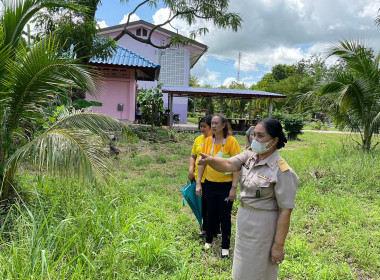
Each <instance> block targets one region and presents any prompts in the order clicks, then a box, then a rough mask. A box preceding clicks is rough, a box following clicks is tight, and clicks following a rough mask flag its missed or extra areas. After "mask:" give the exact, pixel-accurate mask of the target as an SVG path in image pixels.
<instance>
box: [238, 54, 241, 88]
mask: <svg viewBox="0 0 380 280" xmlns="http://www.w3.org/2000/svg"><path fill="white" fill-rule="evenodd" d="M240 59H241V52H239V59H238V73H237V82H238V83H239V82H240Z"/></svg>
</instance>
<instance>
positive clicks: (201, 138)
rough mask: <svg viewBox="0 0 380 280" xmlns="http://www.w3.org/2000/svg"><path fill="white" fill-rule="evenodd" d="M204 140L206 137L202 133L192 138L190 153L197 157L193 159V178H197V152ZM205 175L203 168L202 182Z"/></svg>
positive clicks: (199, 150)
mask: <svg viewBox="0 0 380 280" xmlns="http://www.w3.org/2000/svg"><path fill="white" fill-rule="evenodd" d="M205 140H206V138H205V137H204V135H203V134H202V135H200V136H198V137H197V138H196V139H195V140H194V144H193V149H192V150H191V155H192V156H196V157H197V158H196V159H195V171H194V176H195V180H196V179H197V175H198V160H199V153H200V152H201V151H202V146H203V143H204V142H205ZM205 175H206V170H205V172H204V173H203V177H202V183H204V181H205Z"/></svg>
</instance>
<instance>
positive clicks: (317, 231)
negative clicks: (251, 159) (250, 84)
mask: <svg viewBox="0 0 380 280" xmlns="http://www.w3.org/2000/svg"><path fill="white" fill-rule="evenodd" d="M171 138H173V139H175V140H177V141H178V142H176V143H175V142H168V143H165V144H160V143H151V142H146V141H140V142H139V143H134V144H128V145H126V144H123V145H121V150H122V154H121V155H119V156H118V157H116V158H115V159H113V170H114V171H113V177H112V178H111V179H110V183H109V184H108V185H107V186H102V185H94V186H92V187H84V186H81V185H78V184H77V183H76V182H74V181H71V180H68V181H65V180H61V179H54V178H49V177H47V176H35V175H33V174H32V173H31V172H24V174H23V175H22V176H21V177H20V181H19V182H18V184H19V185H21V186H23V192H22V194H21V195H20V197H18V198H17V199H16V201H15V204H13V205H12V206H11V207H10V208H8V209H5V208H3V209H1V211H2V212H1V224H0V225H1V227H0V237H1V239H0V246H1V250H0V278H1V279H230V275H231V267H232V260H222V259H220V257H219V254H220V240H218V241H217V242H216V244H215V246H214V247H213V249H212V251H211V252H208V253H204V252H202V250H201V249H202V246H203V242H204V241H203V240H201V239H200V238H199V237H198V236H197V233H198V231H199V228H198V224H197V222H196V220H195V218H194V217H193V215H192V213H191V210H190V209H189V207H188V206H187V205H186V206H185V207H183V206H182V196H181V194H180V189H181V187H182V186H183V185H185V183H186V180H187V170H188V157H189V153H190V149H191V145H192V141H193V139H194V138H195V135H191V134H180V133H178V134H176V133H174V134H172V137H171ZM300 138H301V141H292V142H290V143H288V145H287V146H286V148H285V149H283V150H280V154H281V155H282V156H283V157H284V158H285V159H286V160H287V162H288V163H289V165H290V166H292V168H293V169H294V170H295V171H296V172H297V173H298V175H299V177H300V186H299V191H298V194H297V200H296V209H295V210H294V211H293V215H292V221H291V228H290V233H289V235H288V239H287V243H286V248H285V250H286V253H287V255H286V257H285V261H284V263H283V264H282V265H281V266H280V273H279V279H379V277H380V215H379V213H380V205H379V199H380V151H379V150H377V151H375V152H374V153H372V154H363V153H361V151H360V150H357V149H356V148H355V147H353V146H352V144H351V143H352V141H351V139H350V136H348V135H337V134H320V133H312V132H308V133H305V134H303V135H301V136H300ZM237 139H238V141H239V143H240V144H241V146H242V147H243V144H244V137H243V136H237ZM237 207H238V203H235V204H234V208H233V214H234V215H235V214H236V210H237ZM234 222H235V217H234V218H233V232H234V231H235V223H234ZM233 238H234V234H233V237H232V240H233ZM233 245H234V242H232V249H233ZM232 252H233V250H232Z"/></svg>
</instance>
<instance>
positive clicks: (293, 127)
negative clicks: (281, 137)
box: [282, 115, 303, 140]
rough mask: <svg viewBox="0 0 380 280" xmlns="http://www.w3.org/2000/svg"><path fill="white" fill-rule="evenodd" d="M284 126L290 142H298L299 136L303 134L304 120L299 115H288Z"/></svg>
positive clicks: (284, 120)
mask: <svg viewBox="0 0 380 280" xmlns="http://www.w3.org/2000/svg"><path fill="white" fill-rule="evenodd" d="M282 122H283V124H284V128H285V130H286V132H287V133H288V139H289V140H297V136H298V135H300V134H301V133H302V128H303V119H302V117H301V116H298V115H286V116H285V118H284V119H283V121H282Z"/></svg>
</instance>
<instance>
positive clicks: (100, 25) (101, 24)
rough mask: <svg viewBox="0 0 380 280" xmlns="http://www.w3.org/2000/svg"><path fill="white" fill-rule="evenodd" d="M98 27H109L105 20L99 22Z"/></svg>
mask: <svg viewBox="0 0 380 280" xmlns="http://www.w3.org/2000/svg"><path fill="white" fill-rule="evenodd" d="M96 25H97V27H98V28H100V29H101V28H106V27H108V25H107V23H106V22H105V21H104V20H102V21H98V22H97V23H96Z"/></svg>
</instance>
